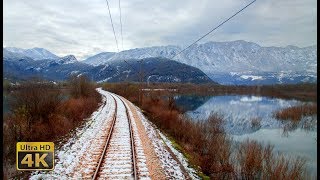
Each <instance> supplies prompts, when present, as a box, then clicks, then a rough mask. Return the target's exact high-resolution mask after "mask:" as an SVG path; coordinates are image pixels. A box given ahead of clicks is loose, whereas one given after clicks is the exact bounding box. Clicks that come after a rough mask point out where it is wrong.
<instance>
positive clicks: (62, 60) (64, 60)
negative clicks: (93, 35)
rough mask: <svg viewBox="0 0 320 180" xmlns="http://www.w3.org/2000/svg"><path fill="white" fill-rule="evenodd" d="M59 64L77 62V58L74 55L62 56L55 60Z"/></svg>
mask: <svg viewBox="0 0 320 180" xmlns="http://www.w3.org/2000/svg"><path fill="white" fill-rule="evenodd" d="M56 61H57V62H58V63H59V64H70V63H76V62H78V60H77V58H76V57H75V56H74V55H68V56H64V57H62V58H59V59H57V60H56Z"/></svg>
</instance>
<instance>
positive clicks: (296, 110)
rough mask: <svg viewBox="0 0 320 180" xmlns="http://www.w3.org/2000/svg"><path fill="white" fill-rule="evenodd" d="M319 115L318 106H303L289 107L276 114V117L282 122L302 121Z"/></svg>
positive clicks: (313, 104)
mask: <svg viewBox="0 0 320 180" xmlns="http://www.w3.org/2000/svg"><path fill="white" fill-rule="evenodd" d="M316 114H317V104H316V103H312V104H302V105H297V106H292V107H288V108H285V109H282V110H279V111H277V112H275V113H274V116H275V117H276V118H277V119H280V120H292V121H300V120H301V118H302V117H304V116H311V115H316Z"/></svg>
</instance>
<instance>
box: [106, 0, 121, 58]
mask: <svg viewBox="0 0 320 180" xmlns="http://www.w3.org/2000/svg"><path fill="white" fill-rule="evenodd" d="M106 2H107V6H108V10H109V16H110V21H111V25H112V30H113V35H114V39H115V40H116V44H117V49H118V52H119V46H118V40H117V36H116V33H115V31H114V26H113V22H112V17H111V12H110V7H109V3H108V0H106Z"/></svg>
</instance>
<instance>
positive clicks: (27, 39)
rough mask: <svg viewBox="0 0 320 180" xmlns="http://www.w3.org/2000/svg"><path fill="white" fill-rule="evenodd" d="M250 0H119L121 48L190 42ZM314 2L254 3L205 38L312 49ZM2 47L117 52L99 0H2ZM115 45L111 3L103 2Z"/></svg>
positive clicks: (270, 0) (261, 0) (114, 3)
mask: <svg viewBox="0 0 320 180" xmlns="http://www.w3.org/2000/svg"><path fill="white" fill-rule="evenodd" d="M249 2H250V1H249V0H225V1H218V0H202V1H198V0H176V1H163V0H149V1H145V0H130V1H129V0H122V1H121V3H122V22H123V44H124V49H131V48H138V47H145V46H155V45H168V44H173V45H183V46H186V45H188V44H190V43H191V42H192V41H194V40H195V39H197V38H199V37H200V36H201V35H203V34H204V33H206V32H208V31H209V30H211V29H212V28H213V27H215V26H216V25H218V24H219V23H220V22H222V21H223V20H225V19H226V18H228V17H229V16H231V15H232V14H233V13H235V12H236V11H238V10H239V9H241V8H242V7H244V6H245V5H246V4H248V3H249ZM316 3H317V2H316V0H304V1H301V0H281V1H278V0H259V1H256V2H255V3H254V4H252V5H251V6H250V7H249V8H247V9H246V10H244V11H243V12H242V13H241V14H239V15H238V16H236V17H234V18H233V19H232V20H230V21H229V22H227V23H226V24H225V25H223V26H222V27H221V28H219V29H217V30H216V31H215V32H213V34H212V35H209V36H208V37H206V38H204V39H203V40H202V41H201V42H206V41H231V40H238V39H242V40H246V41H252V42H256V43H258V44H260V45H263V46H286V45H289V44H291V45H297V46H309V45H314V44H316V36H317V33H316V30H317V28H316V20H317V19H316V12H317V8H316ZM3 4H4V29H3V30H4V34H3V35H4V41H5V42H6V45H7V46H15V47H21V48H32V47H43V48H46V49H48V50H50V51H52V52H53V53H56V54H57V55H61V56H62V55H67V54H74V55H76V57H77V58H81V57H85V56H87V55H88V54H94V53H98V52H101V51H116V45H115V41H114V36H113V33H112V28H111V24H110V19H109V14H108V9H107V6H106V2H105V0H90V1H89V0H68V1H65V0H46V1H43V0H28V1H20V0H4V3H3ZM109 4H110V7H111V13H112V17H113V21H114V25H115V30H116V33H117V38H118V42H119V47H121V37H120V23H119V10H118V0H109Z"/></svg>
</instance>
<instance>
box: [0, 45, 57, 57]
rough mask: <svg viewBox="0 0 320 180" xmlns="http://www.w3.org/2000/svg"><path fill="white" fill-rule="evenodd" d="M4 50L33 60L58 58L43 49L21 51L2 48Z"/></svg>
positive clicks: (19, 49)
mask: <svg viewBox="0 0 320 180" xmlns="http://www.w3.org/2000/svg"><path fill="white" fill-rule="evenodd" d="M3 49H4V50H6V51H8V52H11V53H15V54H16V55H19V56H25V57H29V58H32V59H34V60H42V59H57V58H59V57H58V56H56V55H55V54H53V53H51V52H50V51H48V50H46V49H43V48H37V47H36V48H32V49H21V48H15V47H6V48H3Z"/></svg>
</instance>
